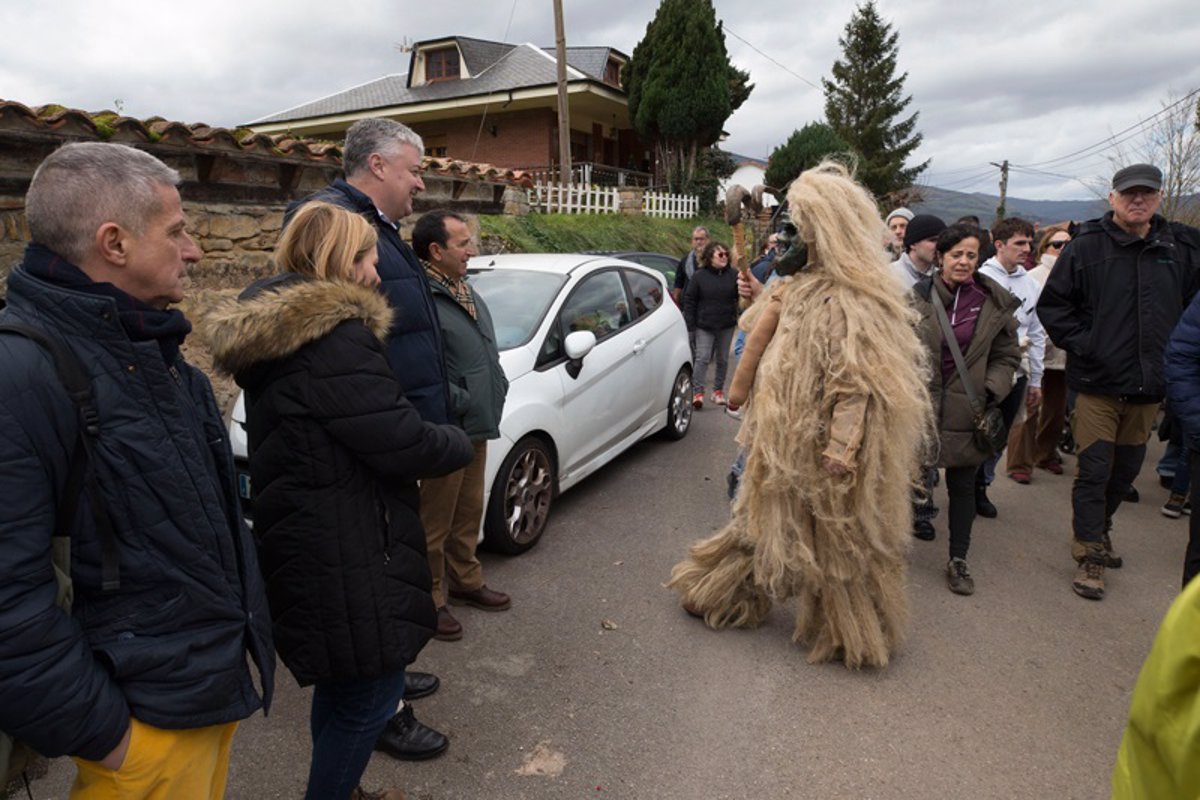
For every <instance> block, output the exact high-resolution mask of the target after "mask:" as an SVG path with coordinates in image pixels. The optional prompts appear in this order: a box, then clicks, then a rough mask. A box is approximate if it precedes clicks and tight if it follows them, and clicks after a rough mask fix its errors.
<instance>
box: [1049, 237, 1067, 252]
mask: <svg viewBox="0 0 1200 800" xmlns="http://www.w3.org/2000/svg"><path fill="white" fill-rule="evenodd" d="M1069 241H1071V240H1070V239H1062V240H1052V241H1051V242H1050V246H1051V247H1053V248H1054V249H1055V250H1062V249H1063V245H1065V244H1066V243H1067V242H1069Z"/></svg>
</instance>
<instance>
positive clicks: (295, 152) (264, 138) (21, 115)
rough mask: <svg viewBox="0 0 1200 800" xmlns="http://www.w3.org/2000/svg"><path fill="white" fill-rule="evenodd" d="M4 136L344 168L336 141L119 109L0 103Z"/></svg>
mask: <svg viewBox="0 0 1200 800" xmlns="http://www.w3.org/2000/svg"><path fill="white" fill-rule="evenodd" d="M6 135H9V136H12V135H16V136H19V137H21V138H29V137H30V136H37V135H42V136H45V137H46V138H53V139H102V140H104V141H113V142H120V143H122V144H130V145H139V144H147V143H155V144H159V145H170V146H174V147H180V148H186V149H190V150H196V151H200V152H204V151H208V152H220V153H234V154H238V155H249V156H254V157H257V158H271V159H275V160H280V161H303V162H305V163H308V164H315V165H328V166H336V167H340V166H341V165H342V148H341V145H340V144H339V143H338V142H331V141H325V140H320V139H297V138H295V137H294V136H291V135H289V134H286V133H285V134H277V135H275V136H271V135H269V134H265V133H255V132H253V131H251V130H248V129H246V128H237V129H231V128H220V127H213V126H211V125H206V124H204V123H202V122H200V123H193V124H191V125H187V124H184V123H182V122H176V121H173V120H168V119H163V118H162V117H149V118H147V119H142V120H139V119H135V118H133V117H126V116H122V115H120V114H119V113H117V112H115V111H99V112H94V113H89V112H86V111H82V110H80V109H77V108H64V107H62V106H57V105H45V106H36V107H33V108H31V107H29V106H26V105H24V104H22V103H18V102H16V101H13V100H0V141H3V139H4V137H5V136H6ZM424 163H425V166H426V168H427V169H428V170H429V171H430V172H432V173H433V174H437V175H444V176H449V177H454V178H458V179H460V180H476V181H486V182H490V183H502V184H510V185H516V186H524V187H530V186H532V185H533V180H532V178H531V177H530V175H529V174H528V173H526V172H524V171H521V170H511V169H500V168H497V167H494V166H492V165H491V164H475V163H472V162H468V161H455V160H452V159H445V158H426V159H425V161H424Z"/></svg>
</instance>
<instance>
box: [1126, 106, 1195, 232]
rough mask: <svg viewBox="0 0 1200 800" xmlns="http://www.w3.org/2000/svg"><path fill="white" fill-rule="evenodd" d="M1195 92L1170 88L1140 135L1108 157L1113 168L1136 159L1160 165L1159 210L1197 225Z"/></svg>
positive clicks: (1179, 220) (1167, 216) (1163, 213)
mask: <svg viewBox="0 0 1200 800" xmlns="http://www.w3.org/2000/svg"><path fill="white" fill-rule="evenodd" d="M1195 96H1196V92H1191V93H1189V94H1187V95H1180V94H1178V93H1177V92H1171V93H1170V94H1169V95H1168V96H1167V98H1166V99H1165V100H1164V101H1163V103H1162V107H1163V110H1162V111H1160V112H1159V113H1158V114H1157V115H1156V116H1155V118H1154V121H1153V122H1152V123H1150V124H1149V125H1148V126H1147V127H1146V128H1145V129H1144V131H1143V132H1142V135H1141V136H1140V137H1139V138H1138V139H1135V140H1133V141H1132V142H1129V143H1128V144H1120V145H1118V146H1117V147H1116V148H1115V150H1114V152H1113V155H1112V156H1111V157H1110V159H1109V160H1110V161H1111V163H1112V165H1113V169H1114V170H1116V169H1119V168H1121V167H1124V166H1127V165H1129V164H1134V163H1137V162H1144V163H1147V164H1153V165H1155V166H1156V167H1158V168H1159V169H1161V170H1162V171H1163V187H1162V194H1163V200H1162V207H1161V209H1160V213H1161V214H1162V215H1163V216H1164V217H1166V218H1167V219H1170V220H1175V221H1176V222H1183V223H1186V224H1188V225H1196V226H1200V101H1198V100H1197V99H1196V97H1195Z"/></svg>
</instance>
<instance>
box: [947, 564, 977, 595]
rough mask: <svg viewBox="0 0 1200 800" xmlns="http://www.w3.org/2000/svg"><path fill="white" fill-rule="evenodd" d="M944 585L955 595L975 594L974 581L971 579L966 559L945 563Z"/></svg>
mask: <svg viewBox="0 0 1200 800" xmlns="http://www.w3.org/2000/svg"><path fill="white" fill-rule="evenodd" d="M946 585H947V586H949V587H950V591H952V592H954V593H955V594H975V579H974V578H972V577H971V570H969V569H968V568H967V562H966V559H962V558H952V559H950V561H949V562H947V564H946Z"/></svg>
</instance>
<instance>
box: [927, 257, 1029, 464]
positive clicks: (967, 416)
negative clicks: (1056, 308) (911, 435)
mask: <svg viewBox="0 0 1200 800" xmlns="http://www.w3.org/2000/svg"><path fill="white" fill-rule="evenodd" d="M975 280H976V282H977V283H978V284H979V285H980V286H981V287H982V288H983V291H984V292H985V293H986V294H987V300H986V301H985V302H984V304H983V309H982V310H981V311H980V312H979V319H978V320H977V321H976V322H975V333H974V334H972V336H971V343H970V344H969V345H968V346H967V352H965V353H963V361H964V362H965V363H966V367H967V374H968V375H969V376H970V378H971V384H972V389H974V391H975V394H976V395H977V396H979V397H981V398H983V397H986V398H987V404H988V405H989V406H994V405H997V404H998V403H999V402H1000V401H1001V400H1003V399H1004V398H1005V397H1007V396H1008V393H1009V392H1010V391H1012V385H1013V374H1014V373H1015V372H1016V370H1017V367H1018V366H1019V365H1020V363H1021V348H1020V345H1018V344H1017V320H1016V318H1015V317H1014V316H1013V312H1014V311H1015V310H1016V308H1017V306H1018V305H1019V304H1020V301H1019V300H1017V299H1016V298H1015V297H1013V296H1012V295H1011V294H1009V293H1008V292H1007V291H1005V290H1004V289H1003V288H1002V287H1001V286H1000V284H998V283H996V282H995V281H993V280H992V279H991V278H989V277H987V276H986V275H980V274H978V273H976V275H975ZM933 293H936V294H937V298H935V299H933V300H932V302H931V300H930V297H931V294H933ZM912 297H913V302H914V305H915V306H916V309H917V311H918V313H920V315H921V322H920V327H919V328H918V330H917V333H918V334H919V335H920V337H921V342H922V343H923V344H924V345H925V349H926V351H927V352H928V353H929V355H930V358H931V359H932V363H931V365H930V366H931V369H930V370H929V396H930V398H931V399H932V400H933V410H934V413H935V415H936V418H937V421H938V434H939V437H940V439H941V455H940V456H939V458H938V464H937V465H938V466H939V467H973V466H978V465H979V464H982V463H983V462H984V461H986V460H987V458H988V453H985V452H984V451H982V450H980V449H979V448H978V447H977V446H976V445H975V410H974V409H973V408H972V407H971V401H970V400H969V399H968V398H967V391H966V389H965V388H964V387H963V382H962V378H960V377H959V375H958V370H955V371H954V372H953V373H951V375H950V379H949V380H948V381H946V383H945V385H943V384H942V329H941V326H940V325H939V324H938V318H937V312H936V311H935V310H934V307H933V305H932V303H933V302H942V303H943V308H944V307H945V303H946V302H948V301H949V300H950V298H951V295H950V293H949V292H948V291H947V289H946V287H945V285H944V284H943V283H942V282H941V281H940V280H934V276H930V277H926V278H923V279H922V280H920V281H918V282H917V284H916V286H914V287H913V289H912Z"/></svg>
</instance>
